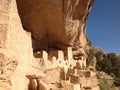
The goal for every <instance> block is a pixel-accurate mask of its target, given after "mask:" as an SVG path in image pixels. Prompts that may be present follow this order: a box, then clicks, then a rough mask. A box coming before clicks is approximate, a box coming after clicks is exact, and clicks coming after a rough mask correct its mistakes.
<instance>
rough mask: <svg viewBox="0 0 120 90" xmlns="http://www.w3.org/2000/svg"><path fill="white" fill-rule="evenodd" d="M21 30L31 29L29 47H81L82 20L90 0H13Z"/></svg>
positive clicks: (82, 42)
mask: <svg viewBox="0 0 120 90" xmlns="http://www.w3.org/2000/svg"><path fill="white" fill-rule="evenodd" d="M16 1H17V6H18V12H19V15H20V18H21V21H22V25H23V27H24V29H25V30H27V31H30V32H31V33H32V46H33V50H34V51H35V52H36V51H39V50H46V51H50V50H51V49H52V50H53V49H62V50H64V49H65V48H66V47H68V46H72V47H73V48H74V50H78V51H79V49H80V48H81V47H82V48H84V47H85V46H86V44H87V41H86V22H87V18H88V16H89V13H90V10H91V7H92V5H93V2H94V0H31V1H29V0H16Z"/></svg>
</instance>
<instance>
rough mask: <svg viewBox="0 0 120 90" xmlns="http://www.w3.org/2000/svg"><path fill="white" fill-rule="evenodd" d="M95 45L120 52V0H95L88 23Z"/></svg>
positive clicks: (90, 37)
mask: <svg viewBox="0 0 120 90" xmlns="http://www.w3.org/2000/svg"><path fill="white" fill-rule="evenodd" d="M87 36H88V38H89V39H90V40H91V42H92V44H93V46H99V47H101V48H103V49H104V50H105V51H107V52H108V53H111V52H116V53H119V54H120V0H95V3H94V5H93V8H92V11H91V13H90V16H89V19H88V23H87Z"/></svg>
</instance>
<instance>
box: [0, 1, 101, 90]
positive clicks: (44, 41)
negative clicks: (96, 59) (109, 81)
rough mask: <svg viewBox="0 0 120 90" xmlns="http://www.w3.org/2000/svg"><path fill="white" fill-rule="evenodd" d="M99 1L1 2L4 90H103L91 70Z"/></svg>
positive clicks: (0, 52)
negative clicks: (90, 33)
mask: <svg viewBox="0 0 120 90" xmlns="http://www.w3.org/2000/svg"><path fill="white" fill-rule="evenodd" d="M93 2H94V0H1V1H0V65H1V66H0V90H99V86H98V82H97V78H96V76H95V73H94V72H93V71H91V70H90V69H88V68H87V65H86V62H87V60H86V59H87V53H86V46H87V43H88V41H87V38H86V22H87V18H88V16H89V13H90V10H91V8H92V5H93Z"/></svg>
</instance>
